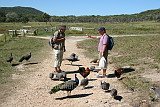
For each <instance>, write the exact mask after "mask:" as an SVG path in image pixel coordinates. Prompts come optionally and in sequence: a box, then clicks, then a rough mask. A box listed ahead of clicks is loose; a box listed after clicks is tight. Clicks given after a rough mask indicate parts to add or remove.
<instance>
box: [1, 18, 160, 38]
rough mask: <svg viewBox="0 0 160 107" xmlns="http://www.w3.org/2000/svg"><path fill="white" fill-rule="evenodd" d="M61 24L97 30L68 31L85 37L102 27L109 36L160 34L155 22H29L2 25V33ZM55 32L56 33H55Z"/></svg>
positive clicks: (49, 33) (159, 26)
mask: <svg viewBox="0 0 160 107" xmlns="http://www.w3.org/2000/svg"><path fill="white" fill-rule="evenodd" d="M61 24H65V25H67V27H84V28H95V30H84V31H83V32H78V31H76V32H75V31H69V30H67V31H66V35H68V36H70V35H84V34H86V33H90V34H97V29H98V28H99V27H101V26H104V27H106V28H107V32H108V33H109V34H118V35H122V34H160V30H159V29H160V23H159V22H154V21H145V22H130V23H61V22H50V23H48V24H46V23H45V22H29V23H1V24H0V33H6V32H7V31H8V30H9V29H22V26H32V29H45V28H48V29H51V28H52V26H54V27H55V26H56V27H57V28H59V26H60V25H61ZM53 32H54V31H53ZM53 32H52V31H49V32H47V33H46V32H45V31H40V33H39V34H38V35H52V34H53Z"/></svg>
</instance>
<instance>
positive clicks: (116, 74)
mask: <svg viewBox="0 0 160 107" xmlns="http://www.w3.org/2000/svg"><path fill="white" fill-rule="evenodd" d="M114 74H115V76H116V77H117V78H120V77H121V75H122V70H121V68H118V69H117V70H115V72H114Z"/></svg>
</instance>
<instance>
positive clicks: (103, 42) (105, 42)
mask: <svg viewBox="0 0 160 107" xmlns="http://www.w3.org/2000/svg"><path fill="white" fill-rule="evenodd" d="M97 38H98V39H100V41H99V45H98V51H99V52H102V49H103V45H108V43H109V37H108V36H107V35H106V34H104V35H101V36H98V37H97ZM106 51H108V50H107V48H106Z"/></svg>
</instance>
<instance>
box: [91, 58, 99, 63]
mask: <svg viewBox="0 0 160 107" xmlns="http://www.w3.org/2000/svg"><path fill="white" fill-rule="evenodd" d="M97 62H98V58H96V59H93V60H92V61H91V62H90V63H97Z"/></svg>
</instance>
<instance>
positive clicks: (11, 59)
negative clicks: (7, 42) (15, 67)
mask: <svg viewBox="0 0 160 107" xmlns="http://www.w3.org/2000/svg"><path fill="white" fill-rule="evenodd" d="M12 61H13V56H12V53H11V56H10V57H8V59H7V62H10V63H11V62H12Z"/></svg>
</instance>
